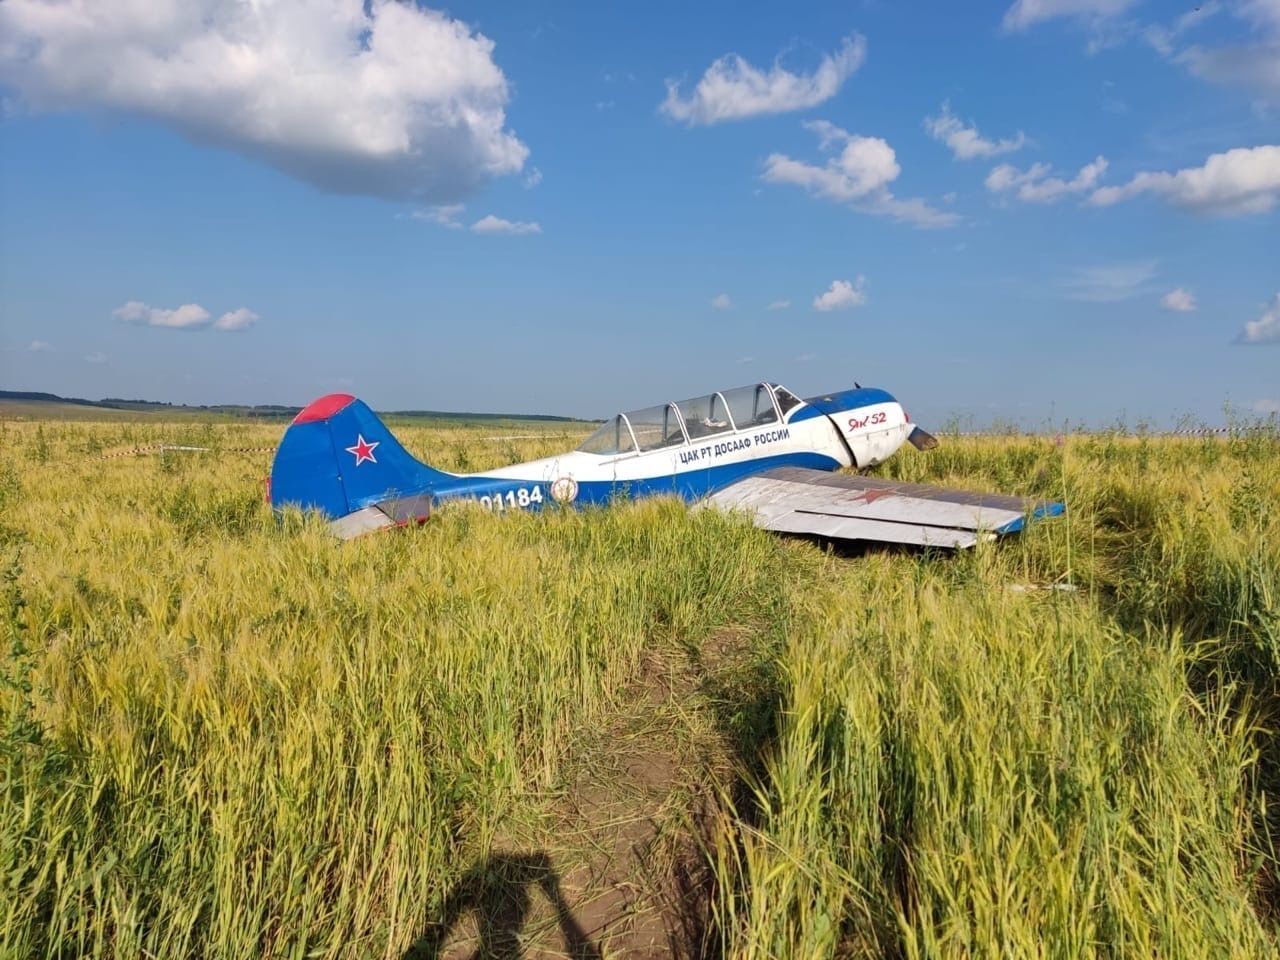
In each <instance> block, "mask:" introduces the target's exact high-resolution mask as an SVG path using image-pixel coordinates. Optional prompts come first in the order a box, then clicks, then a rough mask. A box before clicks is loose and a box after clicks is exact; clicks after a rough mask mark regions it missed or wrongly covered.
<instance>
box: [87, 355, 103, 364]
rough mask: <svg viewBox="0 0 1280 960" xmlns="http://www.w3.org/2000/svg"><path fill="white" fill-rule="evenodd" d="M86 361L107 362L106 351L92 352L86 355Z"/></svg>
mask: <svg viewBox="0 0 1280 960" xmlns="http://www.w3.org/2000/svg"><path fill="white" fill-rule="evenodd" d="M84 360H85V363H106V362H107V355H106V354H105V353H90V354H86V355H85V358H84Z"/></svg>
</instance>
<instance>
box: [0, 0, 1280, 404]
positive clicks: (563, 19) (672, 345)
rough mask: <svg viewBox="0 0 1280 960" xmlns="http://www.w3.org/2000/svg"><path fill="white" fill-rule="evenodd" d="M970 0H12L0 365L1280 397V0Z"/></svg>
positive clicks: (221, 378)
mask: <svg viewBox="0 0 1280 960" xmlns="http://www.w3.org/2000/svg"><path fill="white" fill-rule="evenodd" d="M144 7H145V8H146V9H142V8H144ZM976 9H977V7H976V5H970V4H950V3H937V4H905V3H903V4H898V3H893V4H891V3H888V2H868V3H849V2H845V3H831V4H806V5H802V4H790V5H785V6H784V5H778V4H742V3H705V4H699V5H696V8H693V5H689V4H672V3H659V2H655V3H650V4H646V5H644V6H643V7H639V6H624V5H619V4H595V5H582V4H568V3H563V4H556V3H528V4H521V5H513V4H496V3H457V4H453V5H451V6H449V7H448V8H447V9H443V10H442V9H438V8H430V7H426V6H421V5H419V6H417V7H414V6H411V5H405V4H395V3H388V2H371V3H367V4H364V5H363V6H362V4H361V3H360V2H359V0H308V2H301V0H295V2H285V0H276V2H275V3H263V4H259V5H257V6H256V7H250V6H248V5H245V4H241V3H237V2H234V0H181V2H179V0H156V2H155V3H153V4H144V5H138V4H128V3H124V2H122V0H96V2H94V3H88V2H87V0H73V2H71V3H69V4H68V3H67V2H65V0H59V2H53V0H5V2H4V3H3V4H0V38H3V39H0V86H3V93H4V107H5V109H4V116H3V120H0V138H2V141H3V149H0V351H2V352H0V379H2V381H3V385H4V386H5V387H8V388H11V389H32V390H49V391H53V392H57V393H63V394H69V395H76V396H87V397H95V398H96V397H102V396H128V397H144V398H149V399H160V400H171V401H175V402H194V403H212V402H260V403H261V402H275V403H304V402H306V401H307V400H308V399H310V398H311V397H313V396H316V395H318V394H321V393H325V392H329V391H332V390H344V391H351V392H356V393H358V394H359V395H361V396H362V397H364V398H365V399H366V400H368V401H369V402H370V403H371V404H372V405H373V406H375V407H381V408H407V407H417V408H433V409H460V410H495V411H496V410H500V411H529V412H546V413H563V414H575V415H584V416H603V415H606V414H608V413H609V412H611V411H613V410H615V409H620V408H624V407H634V406H639V405H642V404H645V403H648V402H652V401H656V400H661V399H666V398H675V397H682V396H688V395H693V394H697V393H701V392H705V391H707V390H709V389H713V388H716V387H725V386H731V385H735V384H738V383H743V382H748V381H751V380H757V379H771V380H778V381H781V382H783V383H786V384H788V385H789V386H791V387H792V388H793V389H795V390H796V391H797V392H800V393H801V394H802V395H807V394H810V393H814V392H819V391H825V390H830V389H834V388H837V387H842V386H847V385H849V384H851V383H852V382H853V381H855V380H856V381H859V382H861V383H862V384H864V385H870V384H874V385H877V386H883V387H885V388H887V389H889V390H890V391H892V392H894V393H895V394H896V395H897V396H899V398H900V399H902V400H903V401H904V403H905V404H906V406H907V408H908V409H909V410H910V411H911V412H912V414H913V416H914V417H915V419H917V420H919V421H922V422H926V423H935V424H937V423H939V422H942V421H945V420H947V419H948V418H950V417H954V416H959V417H972V418H973V419H974V421H975V422H977V423H987V422H991V421H993V420H1014V421H1020V422H1022V423H1025V424H1029V425H1035V424H1040V423H1043V422H1045V421H1046V420H1048V419H1050V418H1052V419H1053V420H1054V421H1055V422H1061V421H1063V420H1069V421H1071V422H1077V423H1079V422H1087V423H1094V424H1105V423H1111V422H1115V421H1117V420H1124V421H1126V422H1128V423H1129V424H1134V423H1136V422H1138V421H1140V420H1150V421H1154V422H1157V423H1161V424H1165V423H1169V422H1171V421H1173V420H1174V419H1176V418H1178V417H1181V416H1183V415H1190V416H1192V417H1193V418H1195V419H1197V420H1200V421H1204V422H1209V423H1220V422H1222V420H1223V416H1224V413H1223V411H1224V406H1225V405H1227V404H1230V405H1232V407H1233V408H1234V409H1235V410H1237V411H1239V412H1241V413H1245V414H1252V413H1264V414H1265V413H1269V412H1272V411H1274V410H1280V0H1241V2H1221V3H1213V2H1208V3H1204V4H1201V5H1200V6H1199V8H1196V7H1195V6H1193V5H1188V4H1162V3H1152V2H1138V0H1018V2H1016V3H1011V4H1010V5H1008V6H1002V5H992V6H991V7H990V8H989V9H987V10H986V11H985V12H982V13H975V12H974V11H975V10H976Z"/></svg>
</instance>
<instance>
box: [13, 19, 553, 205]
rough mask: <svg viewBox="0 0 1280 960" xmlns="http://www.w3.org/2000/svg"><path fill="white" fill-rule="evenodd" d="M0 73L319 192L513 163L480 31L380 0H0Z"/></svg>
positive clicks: (28, 98)
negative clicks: (220, 150)
mask: <svg viewBox="0 0 1280 960" xmlns="http://www.w3.org/2000/svg"><path fill="white" fill-rule="evenodd" d="M0 38H3V39H0V82H3V83H5V84H6V85H8V86H10V87H11V88H13V89H14V90H16V91H17V92H18V93H19V95H20V96H21V99H22V100H23V101H24V102H25V104H26V105H27V106H28V107H30V108H32V109H37V110H56V109H91V110H102V111H107V112H115V113H119V114H124V115H130V116H143V117H148V118H150V119H152V120H156V121H158V122H160V123H163V124H166V125H169V126H171V127H173V128H175V129H177V130H178V131H180V132H181V133H182V134H183V135H184V136H186V137H187V138H188V139H190V140H193V141H195V142H198V143H207V144H213V145H216V146H220V147H225V148H227V149H230V150H234V151H235V152H237V153H240V154H243V155H245V156H249V157H252V158H254V159H257V160H260V161H262V162H265V163H267V164H270V165H271V166H273V167H275V168H276V169H279V170H282V171H284V172H285V173H287V174H289V175H291V176H294V177H297V178H299V179H302V180H305V181H308V182H310V183H312V184H315V185H316V186H318V187H320V188H321V189H325V190H331V191H335V192H339V193H358V194H370V195H375V196H382V197H391V198H413V199H419V200H424V201H438V202H448V201H451V200H454V199H456V198H457V197H459V196H462V195H463V194H465V193H467V192H468V191H470V190H472V189H474V188H476V187H477V186H479V185H480V184H481V183H483V182H485V181H487V180H488V179H490V178H492V177H495V176H499V175H503V174H513V173H517V172H519V171H520V170H521V168H522V167H523V166H524V162H525V158H526V156H527V155H528V149H527V148H526V147H525V145H524V144H523V143H521V142H520V140H519V139H518V138H517V137H516V136H515V135H514V134H513V133H511V132H510V131H508V130H507V129H506V128H505V124H506V114H505V109H506V105H507V100H508V90H507V80H506V77H505V76H504V75H503V73H502V71H501V70H500V69H499V68H498V66H497V65H496V64H495V63H494V61H493V42H492V41H491V40H489V39H488V38H486V37H484V36H483V35H481V34H479V33H473V32H472V30H471V28H470V27H468V26H467V25H466V24H464V23H462V22H460V21H458V20H455V19H452V18H451V17H449V16H447V15H446V14H444V13H440V12H438V11H435V10H429V9H426V8H423V7H420V6H418V5H417V4H415V3H399V2H395V0H308V2H298V0H288V2H285V0H281V2H274V3H232V2H227V0H183V2H181V3H179V2H175V0H167V2H157V3H138V2H136V0H94V2H92V3H88V2H82V0H77V2H73V3H50V2H48V0H4V2H3V3H0Z"/></svg>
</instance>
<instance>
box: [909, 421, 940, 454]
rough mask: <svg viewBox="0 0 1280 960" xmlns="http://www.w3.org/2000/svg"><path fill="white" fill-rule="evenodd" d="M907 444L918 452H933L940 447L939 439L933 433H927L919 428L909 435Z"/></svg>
mask: <svg viewBox="0 0 1280 960" xmlns="http://www.w3.org/2000/svg"><path fill="white" fill-rule="evenodd" d="M907 442H908V443H910V444H911V445H912V446H913V447H915V448H916V449H917V450H932V449H933V448H934V447H936V446H937V445H938V438H937V437H935V436H934V435H933V434H932V433H927V432H926V431H924V430H921V429H920V428H919V427H916V428H915V429H914V430H912V431H911V432H910V433H909V434H907Z"/></svg>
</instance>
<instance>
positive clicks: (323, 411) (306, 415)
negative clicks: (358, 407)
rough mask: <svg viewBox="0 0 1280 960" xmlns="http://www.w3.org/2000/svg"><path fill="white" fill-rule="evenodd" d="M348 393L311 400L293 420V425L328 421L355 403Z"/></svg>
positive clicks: (332, 394) (327, 395)
mask: <svg viewBox="0 0 1280 960" xmlns="http://www.w3.org/2000/svg"><path fill="white" fill-rule="evenodd" d="M355 399H356V398H355V397H353V396H352V395H351V394H349V393H330V394H326V395H325V396H323V397H320V398H319V399H318V400H312V401H311V402H310V403H308V404H307V405H306V406H305V407H303V408H302V410H301V411H300V412H299V413H298V415H297V416H296V417H294V418H293V422H294V423H312V422H314V421H316V420H328V419H329V418H330V417H332V416H333V415H334V414H335V413H337V412H338V411H339V410H343V409H345V408H346V407H347V405H348V404H350V403H354V402H355Z"/></svg>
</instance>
